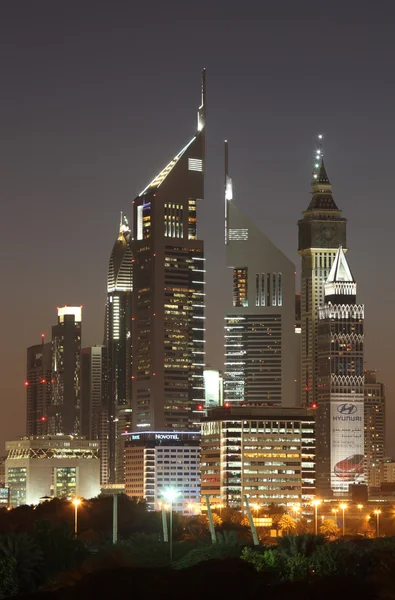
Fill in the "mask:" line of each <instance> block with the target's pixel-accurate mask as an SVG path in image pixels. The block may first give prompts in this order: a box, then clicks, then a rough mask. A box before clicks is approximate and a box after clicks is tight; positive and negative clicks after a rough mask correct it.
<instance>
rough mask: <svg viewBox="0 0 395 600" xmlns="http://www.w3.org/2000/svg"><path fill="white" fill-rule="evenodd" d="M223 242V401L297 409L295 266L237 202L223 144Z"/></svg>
mask: <svg viewBox="0 0 395 600" xmlns="http://www.w3.org/2000/svg"><path fill="white" fill-rule="evenodd" d="M225 243H226V257H227V265H228V267H229V268H230V269H232V275H233V293H232V297H231V298H229V302H228V306H227V312H226V316H225V375H224V402H225V403H232V404H241V403H250V404H266V405H269V406H270V405H279V404H283V405H290V406H293V405H295V402H296V385H297V383H296V380H297V373H298V366H299V365H298V364H297V348H296V345H297V339H296V335H295V265H294V264H293V263H292V262H291V261H290V260H289V259H288V258H287V257H286V256H285V255H284V254H283V253H282V252H281V250H279V248H277V246H275V245H274V244H273V242H271V241H270V240H269V238H268V237H267V236H266V235H265V234H264V233H262V231H261V230H260V229H259V228H258V227H257V226H256V225H255V224H254V223H253V222H252V221H251V220H250V219H248V217H246V215H245V214H244V213H243V212H241V211H240V210H239V208H238V207H236V205H235V202H234V200H233V189H232V180H231V179H230V177H229V174H228V145H227V142H225Z"/></svg>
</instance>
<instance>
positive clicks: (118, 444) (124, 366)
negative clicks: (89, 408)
mask: <svg viewBox="0 0 395 600" xmlns="http://www.w3.org/2000/svg"><path fill="white" fill-rule="evenodd" d="M130 242H131V240H130V229H129V225H128V221H127V219H126V217H124V216H122V215H121V223H120V227H119V233H118V237H117V240H116V242H115V244H114V247H113V249H112V252H111V256H110V262H109V266H108V277H107V305H106V332H105V345H106V347H107V373H106V376H107V378H108V391H107V421H108V483H122V481H123V467H122V465H123V454H122V449H123V440H122V438H121V433H123V432H124V431H125V430H127V429H128V428H129V424H130V411H131V375H132V374H131V360H132V339H131V323H132V321H131V319H132V290H133V275H132V269H133V265H132V250H131V247H130ZM102 417H103V418H104V412H103V413H102ZM106 483H107V482H106Z"/></svg>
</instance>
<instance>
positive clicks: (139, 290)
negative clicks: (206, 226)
mask: <svg viewBox="0 0 395 600" xmlns="http://www.w3.org/2000/svg"><path fill="white" fill-rule="evenodd" d="M204 149H205V73H204V72H203V80H202V102H201V106H200V108H199V111H198V127H197V131H196V133H195V135H194V136H193V138H192V139H191V140H190V141H189V142H188V144H187V145H186V146H185V147H184V148H183V149H182V150H181V152H179V153H178V154H177V155H176V156H175V157H174V158H173V160H172V161H171V162H170V163H169V164H168V165H167V166H166V167H165V168H164V169H163V170H162V171H161V172H160V173H159V174H158V175H157V176H156V177H155V178H154V179H153V180H152V181H151V183H150V184H149V185H148V186H147V187H146V188H145V189H144V190H143V191H142V192H141V193H140V195H139V196H138V197H137V198H136V199H135V200H134V201H133V241H132V253H133V316H132V340H133V349H132V357H133V358H132V408H133V412H132V420H133V430H134V431H138V430H140V429H149V430H156V431H159V430H160V431H162V430H180V431H184V430H185V429H189V428H195V427H196V422H197V421H198V418H199V415H200V412H199V408H198V407H199V406H200V405H203V404H204V384H203V369H204V357H205V351H204V331H205V326H204V323H205V321H204V319H205V317H204V298H205V295H204V284H205V268H204V265H205V262H204V261H205V259H204V250H203V241H202V240H199V238H198V230H197V202H198V200H199V199H202V198H203V195H204V168H205V165H204Z"/></svg>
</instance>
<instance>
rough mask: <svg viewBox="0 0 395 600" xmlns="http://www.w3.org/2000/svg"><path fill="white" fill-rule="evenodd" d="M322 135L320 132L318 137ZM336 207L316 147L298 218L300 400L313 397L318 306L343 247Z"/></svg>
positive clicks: (342, 221)
mask: <svg viewBox="0 0 395 600" xmlns="http://www.w3.org/2000/svg"><path fill="white" fill-rule="evenodd" d="M321 137H322V136H319V138H321ZM341 215H342V212H341V210H339V209H338V207H337V205H336V203H335V201H334V199H333V196H332V186H331V184H330V181H329V179H328V175H327V173H326V170H325V166H324V160H323V158H322V150H321V148H318V149H317V151H316V157H315V164H314V172H313V180H312V198H311V202H310V204H309V206H308V208H307V210H306V211H304V213H303V219H301V220H300V221H299V222H298V227H299V248H298V252H299V254H300V255H301V257H302V285H301V293H302V315H301V316H302V323H301V324H302V365H301V370H302V372H301V401H302V404H303V405H309V404H312V403H313V402H315V401H316V394H317V390H316V377H317V321H318V308H319V306H323V304H324V283H325V281H326V279H327V277H328V274H329V271H330V269H331V267H332V263H333V260H334V258H335V256H336V253H337V250H338V248H339V246H343V248H346V226H347V221H346V219H344V218H343V217H342V216H341Z"/></svg>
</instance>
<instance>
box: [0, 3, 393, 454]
mask: <svg viewBox="0 0 395 600" xmlns="http://www.w3.org/2000/svg"><path fill="white" fill-rule="evenodd" d="M394 25H395V9H394V8H393V2H391V1H384V0H381V1H378V2H373V1H372V0H370V1H366V0H365V1H355V0H347V2H346V1H344V0H342V2H339V1H337V0H332V1H331V2H329V1H328V0H326V1H325V0H321V2H319V1H316V2H310V1H305V0H299V1H298V2H296V1H295V0H287V1H286V0H273V1H265V0H259V1H258V0H257V1H249V0H246V1H244V2H240V0H237V1H235V0H210V1H207V0H200V1H199V2H191V1H188V0H187V1H185V2H184V3H183V4H182V3H181V2H174V1H172V0H170V1H168V2H163V1H153V0H151V1H150V0H147V1H146V2H137V1H133V0H129V1H127V0H123V1H122V0H111V1H110V0H107V1H104V0H91V1H89V0H71V1H67V2H66V1H63V2H62V1H61V0H57V1H56V0H55V1H54V0H34V1H33V0H8V1H3V2H2V3H1V7H0V74H1V82H0V120H1V126H0V152H1V156H0V193H1V202H0V211H1V212H0V214H1V218H0V240H1V242H0V243H1V253H0V260H1V263H0V265H1V267H0V268H1V282H2V289H1V313H0V314H1V333H2V342H1V344H0V352H1V360H0V368H1V379H0V381H1V384H0V402H1V420H0V453H2V450H1V449H2V447H3V442H4V440H5V439H6V438H7V439H12V438H13V437H14V436H16V435H23V434H24V428H25V387H24V380H25V362H26V358H25V356H26V347H27V346H29V345H31V344H34V343H39V341H40V334H41V333H42V332H45V334H46V336H47V339H49V336H50V326H51V325H52V324H54V323H55V322H56V306H58V305H62V304H77V305H80V304H82V305H83V306H84V310H83V345H85V346H87V345H91V344H100V343H102V339H103V322H104V303H105V293H106V274H107V264H108V259H109V255H110V251H111V247H112V244H113V242H114V240H115V238H116V235H117V231H118V223H119V213H120V211H121V210H123V211H125V212H126V214H128V215H130V212H131V202H132V200H133V198H134V197H135V196H136V195H137V194H138V192H139V191H141V189H143V188H144V187H145V186H146V184H147V183H148V182H149V181H150V180H151V179H152V178H153V176H154V175H155V174H156V173H157V172H158V171H159V170H161V169H162V168H163V166H164V165H165V164H166V163H167V162H168V161H169V160H170V159H171V158H172V157H173V156H174V155H175V154H176V153H177V152H178V151H179V150H180V149H181V148H182V147H183V146H184V145H185V143H186V142H187V141H188V140H189V139H190V138H191V136H192V135H193V134H194V131H195V128H196V109H197V106H198V103H199V100H200V96H199V94H200V72H201V69H202V68H203V67H206V69H207V86H208V89H207V163H206V164H207V171H206V173H207V177H206V194H205V196H206V197H205V200H204V202H202V203H201V210H200V225H201V227H200V236H201V237H203V239H204V240H205V241H206V256H207V259H208V260H207V263H206V266H207V269H208V272H207V290H206V291H207V328H208V331H207V344H206V349H207V360H208V362H209V363H210V364H211V365H212V366H215V367H221V366H222V361H223V356H222V355H223V350H222V337H221V336H222V331H223V329H222V327H223V311H222V308H221V298H223V297H224V293H225V291H226V286H224V282H225V279H226V278H225V275H224V267H223V264H224V259H225V253H224V247H223V222H222V217H223V201H222V195H223V154H222V152H223V139H224V138H227V139H228V140H229V143H230V168H231V175H232V176H233V179H234V189H235V195H236V198H237V201H238V205H239V207H242V208H243V210H245V212H246V213H247V214H248V215H249V216H250V217H251V218H253V219H254V220H255V222H256V223H257V224H258V225H259V226H260V227H261V228H262V230H263V231H264V232H265V233H267V234H268V235H269V236H270V237H271V239H272V240H273V241H274V242H275V243H276V244H277V245H278V246H279V247H280V248H281V249H282V250H283V251H284V252H285V253H286V254H287V255H288V256H289V257H290V258H292V259H293V260H294V261H295V264H296V266H297V271H298V280H297V285H298V288H299V277H300V269H299V266H300V259H299V257H298V255H297V226H296V223H297V220H298V219H299V218H300V215H301V212H302V211H303V210H304V209H306V208H307V206H308V204H309V200H310V180H311V170H312V157H313V148H314V143H315V135H316V134H317V133H323V134H324V136H325V147H324V157H325V163H326V167H327V171H328V175H329V178H330V180H331V182H332V184H333V192H334V198H335V200H336V202H337V204H338V206H339V207H340V208H341V209H343V214H344V216H345V217H346V218H347V219H348V247H349V252H348V254H347V257H348V260H349V264H350V266H351V269H352V271H353V273H354V276H355V277H356V279H357V280H358V284H359V287H358V291H359V299H360V300H361V301H363V302H364V303H365V311H366V322H365V325H366V328H365V331H366V355H365V356H366V366H367V367H368V368H377V369H378V370H379V372H380V377H381V379H382V380H383V381H384V382H385V383H386V384H387V401H388V419H387V420H388V423H387V430H388V432H392V427H393V423H394V420H395V409H394V408H393V394H394V390H395V369H394V358H395V352H394V345H395V344H394V340H395V323H394V308H393V306H394V299H395V278H394V264H393V263H394V261H393V255H394V250H393V248H394V246H393V242H394V236H395V233H394V216H395V213H394V203H395V191H394V190H395V184H394V182H393V181H392V177H393V175H394V165H395V160H394V139H395V119H394V107H395V67H394V55H395V36H394V34H393V32H394ZM388 437H389V436H388ZM394 451H395V442H394V443H392V445H391V442H390V443H389V444H388V448H387V453H393V452H394Z"/></svg>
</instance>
